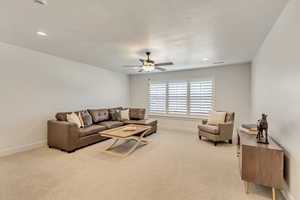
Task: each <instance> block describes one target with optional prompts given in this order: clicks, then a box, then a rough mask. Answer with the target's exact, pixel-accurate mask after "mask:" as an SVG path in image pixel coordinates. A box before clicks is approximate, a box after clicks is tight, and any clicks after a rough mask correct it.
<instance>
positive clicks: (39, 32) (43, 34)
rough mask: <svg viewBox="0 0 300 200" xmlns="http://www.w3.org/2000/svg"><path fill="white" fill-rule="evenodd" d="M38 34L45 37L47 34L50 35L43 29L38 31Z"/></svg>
mask: <svg viewBox="0 0 300 200" xmlns="http://www.w3.org/2000/svg"><path fill="white" fill-rule="evenodd" d="M36 34H38V35H40V36H43V37H46V36H48V34H47V33H45V32H42V31H38V32H36Z"/></svg>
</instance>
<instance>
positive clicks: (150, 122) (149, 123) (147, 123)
mask: <svg viewBox="0 0 300 200" xmlns="http://www.w3.org/2000/svg"><path fill="white" fill-rule="evenodd" d="M124 123H125V124H140V125H151V124H153V123H157V120H155V119H142V120H127V121H124Z"/></svg>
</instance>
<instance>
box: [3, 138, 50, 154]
mask: <svg viewBox="0 0 300 200" xmlns="http://www.w3.org/2000/svg"><path fill="white" fill-rule="evenodd" d="M46 143H47V142H46V141H38V142H34V143H31V144H25V145H19V146H15V147H10V148H5V149H0V157H3V156H8V155H11V154H15V153H18V152H23V151H28V150H31V149H36V148H39V147H44V146H46Z"/></svg>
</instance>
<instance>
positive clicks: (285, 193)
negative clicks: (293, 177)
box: [280, 183, 296, 200]
mask: <svg viewBox="0 0 300 200" xmlns="http://www.w3.org/2000/svg"><path fill="white" fill-rule="evenodd" d="M280 191H281V194H282V195H283V196H284V198H285V199H286V200H296V199H295V198H294V197H293V195H292V194H291V193H290V191H289V188H288V185H287V184H286V183H284V186H283V188H282V189H281V190H280Z"/></svg>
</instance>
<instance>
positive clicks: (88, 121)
mask: <svg viewBox="0 0 300 200" xmlns="http://www.w3.org/2000/svg"><path fill="white" fill-rule="evenodd" d="M80 114H81V118H82V121H83V124H84V126H83V127H87V126H91V125H93V119H92V116H91V115H90V113H89V112H88V111H87V110H84V111H82V112H81V113H80Z"/></svg>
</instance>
